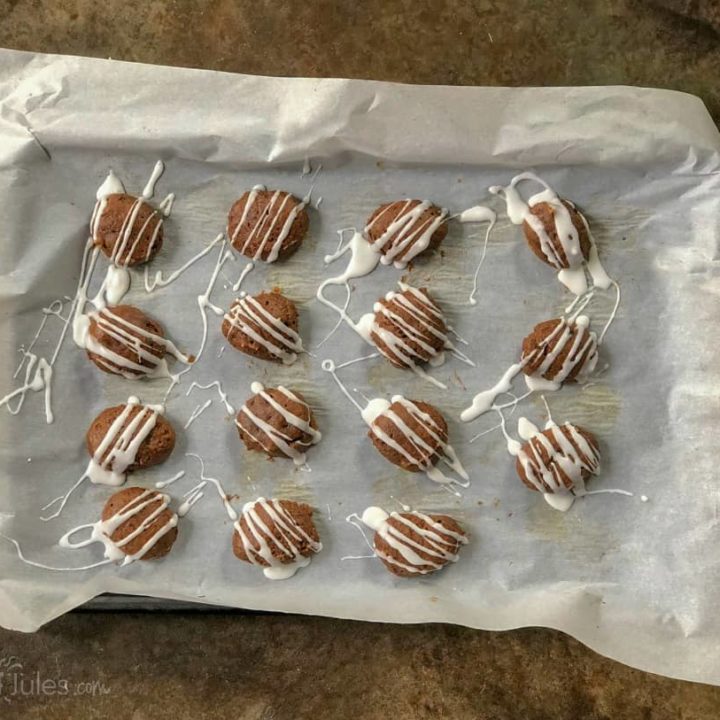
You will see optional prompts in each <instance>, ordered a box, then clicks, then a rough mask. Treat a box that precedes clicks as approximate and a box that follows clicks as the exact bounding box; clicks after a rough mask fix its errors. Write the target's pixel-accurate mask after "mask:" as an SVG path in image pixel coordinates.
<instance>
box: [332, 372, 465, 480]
mask: <svg viewBox="0 0 720 720" xmlns="http://www.w3.org/2000/svg"><path fill="white" fill-rule="evenodd" d="M322 369H323V370H324V371H325V372H328V373H330V374H331V375H332V377H333V379H334V380H335V382H336V383H337V385H338V387H339V388H340V390H341V391H342V392H343V394H344V395H345V397H347V398H348V399H349V400H350V402H351V403H352V404H353V405H354V406H355V407H356V408H357V409H358V410H359V411H360V415H361V417H362V419H363V420H364V421H365V422H366V423H367V425H368V426H369V427H370V432H371V433H372V434H373V435H374V436H375V437H376V438H378V439H379V440H380V441H381V442H383V443H384V444H385V445H387V446H388V447H390V448H392V449H393V450H394V451H395V452H397V453H399V454H400V455H402V456H403V457H404V458H405V459H406V460H407V461H408V462H410V463H412V464H413V465H417V466H418V467H419V468H420V469H421V470H422V472H424V473H425V474H426V475H427V477H428V478H430V480H432V481H434V482H436V483H440V484H442V485H451V484H456V485H460V486H461V487H467V486H468V485H469V484H470V482H469V481H470V477H469V475H468V474H467V472H466V470H465V468H464V467H463V465H462V463H461V462H460V460H459V459H458V457H457V454H456V453H455V450H454V448H453V447H452V445H450V444H449V443H448V442H447V439H446V438H445V437H443V435H444V432H443V430H442V428H441V427H439V426H438V425H437V424H436V422H435V421H434V420H433V418H432V416H431V415H430V414H428V413H426V412H424V411H423V410H421V409H420V408H419V407H418V406H417V405H416V404H415V403H414V402H413V401H412V400H407V399H406V398H404V397H403V396H402V395H394V396H393V397H392V399H391V401H388V400H386V399H384V398H373V399H371V400H368V402H367V404H366V405H365V407H362V406H361V405H360V404H359V403H358V402H357V400H355V398H354V397H353V396H352V395H351V394H350V392H349V391H348V389H347V388H346V387H345V386H344V385H343V383H342V382H341V380H340V378H339V377H338V375H337V372H336V371H337V368H336V366H335V363H334V362H333V361H332V360H329V359H327V360H323V362H322ZM393 404H398V405H400V406H401V407H402V408H403V409H404V410H405V411H406V412H407V413H408V414H409V415H410V417H411V418H412V419H413V420H414V421H415V423H417V424H418V425H419V426H420V427H421V428H422V429H423V432H424V433H425V434H427V435H428V436H429V437H430V438H431V439H432V441H433V443H434V445H429V444H428V442H427V441H426V440H424V439H423V437H421V436H420V435H419V434H418V433H417V432H416V431H415V430H414V429H413V428H412V427H410V426H409V425H408V424H407V423H406V422H405V420H404V419H403V418H402V417H400V415H398V414H397V412H395V410H393V409H392V405H393ZM380 416H382V417H384V418H386V419H387V420H389V421H390V422H391V423H392V424H393V425H394V426H395V427H396V428H397V429H398V430H399V432H400V433H401V434H402V435H403V436H404V437H405V438H406V439H407V440H408V442H409V445H410V447H411V448H412V450H407V449H406V448H405V447H403V446H402V445H401V444H400V443H398V442H396V441H395V440H394V439H393V438H391V437H390V436H389V435H388V434H387V433H386V432H384V431H383V430H382V429H381V428H380V427H379V426H378V424H377V422H376V420H377V419H378V418H379V417H380ZM438 455H439V460H440V461H442V462H443V463H444V464H445V465H447V466H448V467H450V468H451V469H452V470H453V471H454V472H455V473H456V474H457V475H458V476H459V477H460V480H458V479H457V478H454V477H448V476H447V475H445V474H444V473H443V472H442V471H441V470H440V468H438V467H437V465H436V464H435V463H436V462H437V461H436V460H434V458H435V457H436V456H438Z"/></svg>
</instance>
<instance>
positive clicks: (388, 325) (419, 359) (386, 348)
mask: <svg viewBox="0 0 720 720" xmlns="http://www.w3.org/2000/svg"><path fill="white" fill-rule="evenodd" d="M417 293H420V294H421V295H422V296H423V297H422V298H419V297H418V295H417ZM408 305H410V307H408ZM378 306H379V307H378ZM428 308H432V309H433V310H435V311H436V313H437V314H436V313H433V312H430V311H429V310H428ZM446 337H447V326H446V325H445V321H444V319H443V317H442V314H441V311H440V308H439V307H438V305H437V304H436V303H435V301H434V300H433V299H432V298H431V297H430V293H429V292H428V291H427V288H412V289H407V290H402V291H401V292H397V293H388V296H386V297H383V298H381V299H380V300H379V301H378V303H377V304H376V309H375V319H374V321H373V325H372V328H371V331H370V339H371V340H372V341H373V343H375V346H376V347H377V349H378V350H379V351H380V353H381V354H382V355H383V356H384V357H385V358H387V359H388V360H389V361H390V362H391V363H392V364H393V365H395V367H399V368H410V367H413V366H415V365H419V364H422V363H426V362H428V360H430V359H432V358H434V357H435V356H437V355H438V354H439V353H441V352H442V351H443V350H444V349H445V341H446Z"/></svg>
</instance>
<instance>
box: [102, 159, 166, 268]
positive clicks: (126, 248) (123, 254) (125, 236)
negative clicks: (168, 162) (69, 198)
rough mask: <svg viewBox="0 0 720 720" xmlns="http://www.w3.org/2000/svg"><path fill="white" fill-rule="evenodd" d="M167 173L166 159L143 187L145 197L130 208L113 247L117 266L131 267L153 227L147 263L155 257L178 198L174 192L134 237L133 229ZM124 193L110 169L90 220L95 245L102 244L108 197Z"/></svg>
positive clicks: (114, 262) (158, 165) (146, 258)
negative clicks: (135, 255)
mask: <svg viewBox="0 0 720 720" xmlns="http://www.w3.org/2000/svg"><path fill="white" fill-rule="evenodd" d="M164 170H165V165H164V164H163V162H162V160H158V161H157V163H155V167H154V168H153V171H152V174H151V175H150V178H149V180H148V182H147V184H146V185H145V187H144V188H143V191H142V194H141V195H140V197H138V198H135V201H134V202H133V204H132V205H131V206H130V208H129V209H128V211H127V213H126V215H125V217H124V218H123V222H122V225H121V227H120V231H119V232H118V236H117V239H116V240H115V245H114V246H113V249H112V253H111V255H110V261H111V262H112V264H113V265H117V266H124V267H127V265H128V264H129V260H130V258H131V257H132V255H133V254H134V252H135V249H136V248H137V246H138V243H139V242H140V240H141V238H142V236H143V235H144V234H145V231H146V230H148V231H149V230H150V227H152V234H151V236H150V242H149V243H148V248H147V252H146V254H145V261H147V260H149V259H150V257H151V256H152V252H153V250H154V248H155V245H156V244H157V240H158V236H159V233H160V228H161V227H162V224H163V220H164V219H165V218H166V217H168V216H169V215H170V213H171V211H172V205H173V201H174V199H175V196H174V195H173V194H172V193H170V194H169V195H168V196H167V197H166V198H165V199H164V200H163V201H162V202H161V203H160V205H159V206H158V208H157V209H154V208H153V212H152V213H151V214H150V215H149V216H148V218H147V220H146V221H145V222H144V223H143V224H142V225H141V226H140V227H139V228H138V229H137V232H136V233H135V234H134V235H133V230H134V228H135V221H136V220H137V217H138V214H139V212H140V209H141V208H142V206H143V204H146V203H147V201H148V200H150V199H151V198H152V197H153V195H154V194H155V185H156V184H157V181H158V180H159V179H160V176H161V175H162V174H163V172H164ZM124 192H125V187H124V186H123V184H122V182H121V181H120V180H119V178H118V177H117V175H115V173H114V172H113V171H112V170H110V172H109V173H108V176H107V178H106V179H105V181H104V182H103V184H102V185H101V186H100V188H99V189H98V191H97V202H96V203H95V208H94V210H93V214H92V218H91V220H90V236H91V238H92V240H93V242H97V243H98V244H100V241H99V239H98V236H97V234H98V229H99V226H100V221H101V219H102V216H103V213H104V212H105V208H106V206H107V198H108V196H109V195H113V194H117V193H124ZM152 222H154V223H155V224H154V226H151V223H152Z"/></svg>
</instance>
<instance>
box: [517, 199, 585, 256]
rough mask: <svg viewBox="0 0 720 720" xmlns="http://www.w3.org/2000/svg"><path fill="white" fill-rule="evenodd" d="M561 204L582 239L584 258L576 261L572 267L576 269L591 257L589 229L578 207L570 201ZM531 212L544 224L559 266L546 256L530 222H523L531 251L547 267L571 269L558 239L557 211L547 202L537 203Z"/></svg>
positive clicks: (581, 247) (581, 250)
mask: <svg viewBox="0 0 720 720" xmlns="http://www.w3.org/2000/svg"><path fill="white" fill-rule="evenodd" d="M561 202H562V204H563V205H564V206H565V207H566V208H567V211H568V213H570V221H571V222H572V224H573V227H574V228H575V230H577V233H578V238H579V239H580V252H581V253H582V258H577V259H575V260H574V262H573V263H572V266H573V267H575V266H577V265H579V264H580V263H581V262H582V260H587V259H588V258H589V257H590V248H591V244H590V236H589V235H588V231H587V227H586V226H585V223H584V222H583V218H582V215H581V214H580V212H579V211H578V210H577V209H576V207H575V206H574V205H573V204H572V203H571V202H570V201H569V200H561ZM530 212H531V213H532V214H533V215H534V216H535V217H536V218H538V219H539V220H540V222H541V223H542V225H543V228H544V229H545V233H546V234H547V236H548V237H549V238H550V242H551V243H552V246H553V248H554V250H555V253H556V254H557V257H558V258H559V260H560V263H559V265H557V264H556V263H554V262H553V261H552V260H550V259H549V258H548V257H547V256H546V255H545V253H544V252H543V250H542V247H541V243H540V238H539V237H538V236H537V234H536V233H535V231H534V230H533V229H532V228H531V227H530V224H529V223H528V221H527V220H525V222H523V233H524V234H525V240H527V243H528V245H529V246H530V249H531V250H532V251H533V252H534V253H535V255H536V256H537V257H538V258H539V259H540V260H542V261H543V262H544V263H545V264H546V265H550V266H551V267H554V268H557V269H558V270H560V269H562V268H565V269H567V268H569V267H571V263H570V261H569V260H568V258H567V257H566V256H565V251H564V250H563V246H562V243H561V242H560V239H559V238H558V233H557V227H556V225H555V210H554V209H553V207H552V205H550V203H546V202H539V203H535V205H533V206H532V207H531V208H530Z"/></svg>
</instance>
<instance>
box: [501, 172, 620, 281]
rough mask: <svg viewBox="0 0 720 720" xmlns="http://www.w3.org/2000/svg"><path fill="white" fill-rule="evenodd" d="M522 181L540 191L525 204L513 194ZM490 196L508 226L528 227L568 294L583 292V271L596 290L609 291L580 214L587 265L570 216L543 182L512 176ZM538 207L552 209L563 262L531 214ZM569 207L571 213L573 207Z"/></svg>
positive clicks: (532, 176)
mask: <svg viewBox="0 0 720 720" xmlns="http://www.w3.org/2000/svg"><path fill="white" fill-rule="evenodd" d="M526 181H529V182H534V183H537V184H539V185H541V186H542V187H543V188H544V190H542V191H541V192H539V193H536V194H535V195H533V196H532V197H530V198H529V199H528V200H527V202H526V201H525V200H523V198H522V196H521V195H520V193H519V192H518V190H517V186H518V185H519V184H520V183H521V182H526ZM490 192H491V193H493V194H495V195H499V196H500V197H502V198H503V199H504V200H505V204H506V207H507V214H508V217H509V218H510V222H512V223H513V224H514V225H522V224H523V223H527V224H528V225H529V226H530V228H531V229H532V230H533V232H534V233H535V235H536V236H537V238H538V241H539V243H540V249H541V251H542V253H543V255H544V256H545V258H546V259H547V261H548V263H550V265H552V267H554V268H555V269H556V270H558V271H559V272H558V279H559V280H560V282H561V283H562V284H563V285H565V286H566V287H567V288H568V290H570V292H572V293H574V294H575V295H581V294H582V293H584V292H585V291H586V290H587V278H586V276H585V269H587V271H588V273H589V274H590V277H591V278H592V280H593V284H594V285H595V286H596V287H599V288H602V289H607V288H608V287H610V284H611V282H612V281H611V279H610V278H609V277H608V275H607V273H606V272H605V270H604V269H603V267H602V265H601V263H600V258H599V257H598V252H597V245H596V243H595V240H594V238H593V236H592V233H591V232H590V227H589V225H588V223H587V220H586V219H585V217H584V216H583V214H582V213H580V212H579V211H577V210H576V212H577V213H578V215H579V216H580V217H581V219H582V222H583V224H584V226H585V228H586V230H587V233H588V238H589V239H590V253H589V257H588V260H587V262H585V260H584V258H583V254H582V249H581V246H580V236H579V233H578V231H577V228H576V227H575V225H573V223H572V219H571V217H570V212H569V211H568V209H567V207H565V205H564V204H563V202H562V200H561V199H560V198H559V197H558V195H557V194H556V193H555V191H554V190H553V189H552V188H551V187H550V186H549V185H548V184H547V183H546V182H545V181H544V180H542V179H541V178H539V177H538V176H537V175H535V174H534V173H531V172H524V173H520V174H519V175H516V176H515V177H514V178H513V179H512V180H511V181H510V184H509V185H506V186H501V185H494V186H492V187H491V188H490ZM538 203H547V204H548V205H550V207H551V208H552V211H553V221H554V223H555V230H556V234H557V239H558V242H559V243H560V246H561V248H562V252H563V255H564V260H565V262H563V257H562V256H561V255H560V254H559V253H558V252H557V249H556V247H555V244H554V243H553V241H552V238H551V237H550V236H549V235H548V233H547V231H546V230H545V226H544V225H543V223H542V221H541V220H540V218H538V217H537V216H536V215H534V214H533V213H532V212H531V208H533V207H534V206H535V205H537V204H538ZM572 207H573V209H575V207H574V206H572Z"/></svg>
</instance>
